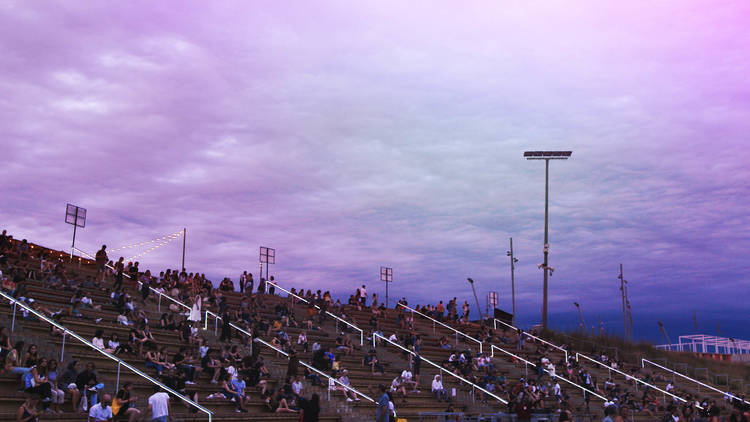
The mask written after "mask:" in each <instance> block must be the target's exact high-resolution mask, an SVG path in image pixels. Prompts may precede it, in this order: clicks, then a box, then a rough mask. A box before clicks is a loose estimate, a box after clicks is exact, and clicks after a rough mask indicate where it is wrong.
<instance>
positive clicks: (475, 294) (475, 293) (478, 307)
mask: <svg viewBox="0 0 750 422" xmlns="http://www.w3.org/2000/svg"><path fill="white" fill-rule="evenodd" d="M466 280H468V281H469V284H471V291H472V292H474V300H475V301H476V302H477V311H478V312H479V320H480V321H484V315H482V306H481V305H479V296H477V291H476V289H474V280H472V279H471V278H467V279H466Z"/></svg>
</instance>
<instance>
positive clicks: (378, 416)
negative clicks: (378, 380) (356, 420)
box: [375, 384, 391, 422]
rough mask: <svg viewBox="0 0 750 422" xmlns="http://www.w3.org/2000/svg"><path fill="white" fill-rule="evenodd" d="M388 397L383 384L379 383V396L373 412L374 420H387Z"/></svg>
mask: <svg viewBox="0 0 750 422" xmlns="http://www.w3.org/2000/svg"><path fill="white" fill-rule="evenodd" d="M390 401H391V400H390V398H389V397H388V393H386V392H385V385H383V384H380V398H379V399H378V408H377V410H376V412H375V422H388V419H389V409H388V408H389V404H390Z"/></svg>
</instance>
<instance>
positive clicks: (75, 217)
mask: <svg viewBox="0 0 750 422" xmlns="http://www.w3.org/2000/svg"><path fill="white" fill-rule="evenodd" d="M76 229H78V207H76V213H75V216H74V220H73V244H72V245H71V246H70V262H73V250H74V249H75V247H76Z"/></svg>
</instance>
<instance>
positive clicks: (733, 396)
mask: <svg viewBox="0 0 750 422" xmlns="http://www.w3.org/2000/svg"><path fill="white" fill-rule="evenodd" d="M646 363H648V364H651V365H653V366H656V367H657V368H661V369H663V370H665V371H668V372H671V373H672V374H674V375H679V376H681V377H682V378H685V379H686V380H689V381H692V382H694V383H696V384H698V385H701V386H703V387H706V388H708V389H710V390H713V391H716V392H718V393H722V394H725V395H727V396H728V397H731V398H733V399H736V400H741V401H743V402H744V403H746V404H750V402H748V401H747V400H744V399H741V398H739V397H737V396H735V395H734V394H731V393H729V392H728V391H722V390H719V389H718V388H716V387H712V386H710V385H708V384H705V383H702V382H700V381H698V380H696V379H693V378H690V377H689V376H687V375H683V374H681V373H679V372H677V371H674V370H672V369H669V368H666V367H664V366H661V365H659V364H658V363H654V362H651V361H650V360H648V359H643V358H641V367H642V368H645V367H646Z"/></svg>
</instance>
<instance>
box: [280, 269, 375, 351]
mask: <svg viewBox="0 0 750 422" xmlns="http://www.w3.org/2000/svg"><path fill="white" fill-rule="evenodd" d="M266 284H270V285H272V286H274V287H277V288H278V289H279V290H281V291H284V292H286V293H287V294H288V295H290V296H294V297H295V298H297V299H299V300H301V301H303V302H305V303H307V304H310V301H308V300H307V299H305V298H303V297H301V296H298V295H296V294H294V293H292V292H290V291H289V290H287V289H285V288H283V287H281V286H279V285H278V284H276V283H273V282H270V281H266ZM312 305H313V306H314V307H315V308H317V309H318V310H320V306H318V305H316V304H314V303H313V304H312ZM325 312H326V315H329V316H331V317H333V318H335V319H336V320H338V321H341V322H343V323H344V324H346V325H348V326H350V327H352V328H354V329H355V330H357V331H359V345H360V346H362V345H364V344H365V332H364V330H362V329H361V328H359V327H357V326H356V325H354V324H352V323H350V322H348V321H346V320H345V319H343V318H340V317H338V316H337V315H335V314H333V313H331V312H329V311H325Z"/></svg>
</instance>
